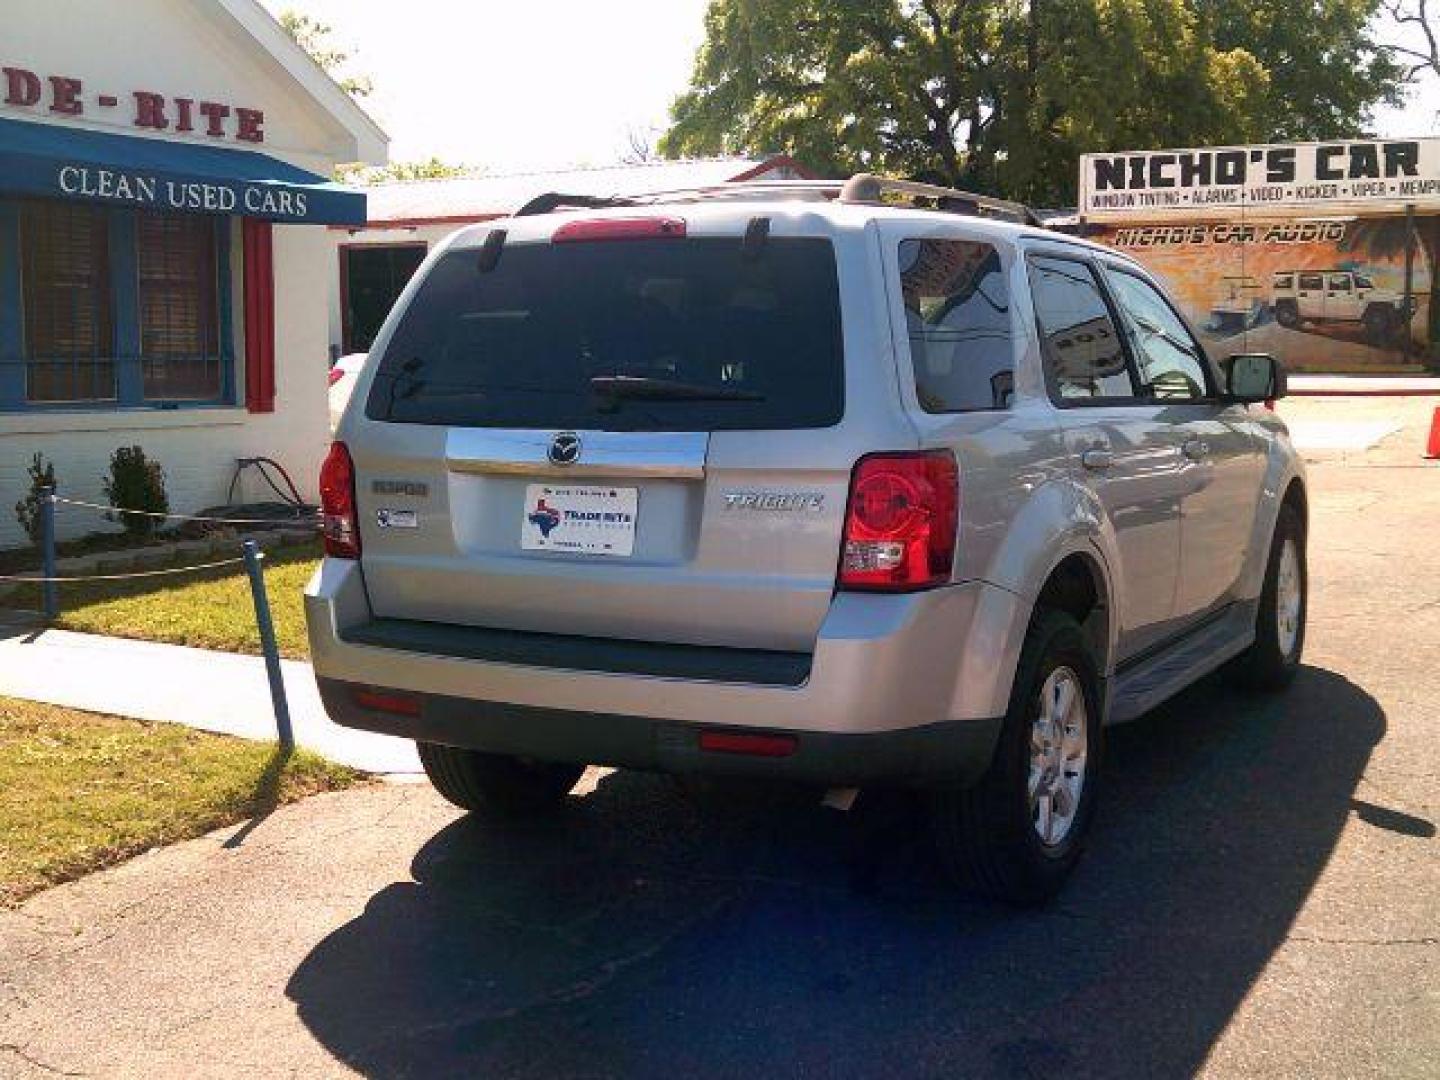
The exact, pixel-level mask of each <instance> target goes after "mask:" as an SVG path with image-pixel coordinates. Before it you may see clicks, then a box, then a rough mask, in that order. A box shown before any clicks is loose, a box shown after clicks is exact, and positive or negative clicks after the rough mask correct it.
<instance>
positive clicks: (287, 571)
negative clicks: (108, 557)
mask: <svg viewBox="0 0 1440 1080" xmlns="http://www.w3.org/2000/svg"><path fill="white" fill-rule="evenodd" d="M237 553H238V552H237ZM223 557H224V556H222V555H211V556H207V557H205V558H199V559H196V558H190V559H189V560H188V561H189V562H192V563H194V562H215V561H217V560H219V559H220V558H223ZM319 559H320V548H319V545H318V544H306V545H304V546H299V547H290V548H283V549H281V550H280V551H277V552H275V553H274V554H270V555H267V556H266V557H265V561H264V563H263V566H264V569H265V586H266V591H267V593H268V594H269V597H270V610H271V617H272V618H273V619H274V622H275V639H276V641H277V642H278V643H279V646H280V652H281V653H282V654H283V655H285V656H288V657H291V658H293V659H299V660H304V659H308V658H309V656H310V646H309V643H308V642H307V641H306V639H305V614H304V609H303V606H302V603H301V594H302V592H303V591H304V588H305V583H306V582H307V581H308V580H309V579H310V575H311V574H312V573H313V572H314V570H315V567H316V564H317V563H318V561H319ZM25 591H26V592H31V591H32V590H30V588H29V586H27V587H26V590H25ZM59 598H60V620H59V622H58V623H57V624H56V625H58V626H60V627H61V628H62V629H65V630H81V631H84V632H85V633H90V634H111V635H114V636H115V637H129V638H144V639H146V640H147V641H167V642H171V643H173V644H177V645H193V646H195V647H197V648H201V649H224V650H227V651H230V652H242V653H258V652H259V651H260V633H259V631H258V630H256V628H255V607H254V604H253V603H252V602H251V599H250V579H249V578H248V577H246V575H245V568H244V566H239V565H237V566H230V567H224V568H221V569H217V570H209V571H204V572H202V573H199V574H185V575H182V576H179V577H161V578H141V579H139V580H138V581H124V582H95V583H89V582H83V583H77V584H74V585H61V586H60V592H59ZM17 600H18V601H23V602H27V603H28V604H29V605H30V606H38V597H36V596H26V595H25V593H21V594H19V595H18V596H17Z"/></svg>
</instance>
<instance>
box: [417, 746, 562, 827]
mask: <svg viewBox="0 0 1440 1080" xmlns="http://www.w3.org/2000/svg"><path fill="white" fill-rule="evenodd" d="M415 748H416V749H417V750H419V751H420V764H421V765H423V766H424V767H425V775H426V776H428V777H429V778H430V783H431V784H433V785H434V787H435V790H436V791H438V792H439V793H440V794H441V795H443V796H444V797H445V798H446V799H447V800H448V801H450V802H452V803H454V804H455V805H456V806H458V807H460V809H462V810H469V811H470V812H471V813H475V814H483V815H485V816H487V817H491V818H505V819H520V818H528V817H538V816H541V815H543V814H545V813H548V812H550V811H553V810H555V809H557V808H558V807H559V806H560V805H561V804H562V803H563V802H564V800H565V796H566V795H568V794H569V792H570V789H571V788H573V787H574V786H575V782H576V781H577V780H579V779H580V774H581V773H583V772H584V771H585V766H583V765H560V764H554V763H551V762H544V761H534V762H532V761H522V760H520V759H519V758H513V757H506V756H505V755H503V754H483V753H481V752H480V751H478V750H462V749H461V748H459V747H456V746H442V745H440V744H439V743H426V742H417V743H416V744H415Z"/></svg>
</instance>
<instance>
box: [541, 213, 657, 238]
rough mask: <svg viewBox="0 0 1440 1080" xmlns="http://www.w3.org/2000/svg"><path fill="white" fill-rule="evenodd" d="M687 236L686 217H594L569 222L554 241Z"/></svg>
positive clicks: (556, 233) (556, 232) (560, 229)
mask: <svg viewBox="0 0 1440 1080" xmlns="http://www.w3.org/2000/svg"><path fill="white" fill-rule="evenodd" d="M684 238H685V219H684V218H677V217H644V218H594V219H591V220H586V221H567V222H566V223H565V224H564V225H561V226H560V227H559V228H558V229H556V230H555V235H554V236H552V237H551V238H550V241H551V243H555V244H566V243H577V242H580V241H585V240H654V239H676V240H683V239H684Z"/></svg>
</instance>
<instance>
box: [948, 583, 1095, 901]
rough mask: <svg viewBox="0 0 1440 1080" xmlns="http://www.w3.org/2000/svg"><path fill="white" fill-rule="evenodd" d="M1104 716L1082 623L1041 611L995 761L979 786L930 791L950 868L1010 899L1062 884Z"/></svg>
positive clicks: (1082, 819) (1047, 892) (1089, 807)
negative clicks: (1080, 624) (1081, 626)
mask: <svg viewBox="0 0 1440 1080" xmlns="http://www.w3.org/2000/svg"><path fill="white" fill-rule="evenodd" d="M1100 724H1101V712H1100V676H1099V668H1098V666H1097V664H1096V663H1095V660H1094V657H1093V656H1092V655H1091V653H1090V650H1089V647H1088V646H1087V645H1086V643H1085V637H1084V635H1083V634H1082V633H1081V630H1080V626H1079V624H1078V623H1077V622H1076V621H1075V620H1074V619H1073V618H1071V617H1070V616H1069V615H1066V614H1064V613H1062V612H1057V611H1047V610H1042V611H1040V612H1038V613H1037V614H1036V616H1035V619H1034V621H1033V622H1032V623H1031V626H1030V630H1029V633H1028V634H1027V635H1026V638H1025V646H1024V648H1023V649H1022V651H1021V655H1020V663H1019V666H1018V668H1017V670H1016V674H1015V688H1014V690H1013V691H1012V693H1011V698H1010V707H1009V711H1008V712H1007V714H1006V717H1005V723H1004V725H1003V726H1002V728H1001V731H1000V739H999V742H998V744H997V745H996V748H995V755H994V758H993V759H992V760H991V762H990V768H989V769H988V770H987V771H986V773H985V775H984V776H983V777H982V778H981V779H980V781H979V783H977V784H976V785H975V786H973V787H970V788H958V787H946V788H939V789H937V790H935V791H934V792H933V793H932V796H931V815H932V822H933V825H934V832H935V839H936V843H937V846H938V850H939V855H940V859H941V861H942V862H943V863H944V864H945V866H946V869H947V870H948V871H949V872H950V873H951V874H952V876H954V877H955V878H956V879H957V880H958V881H959V882H960V883H961V884H963V885H966V886H969V887H971V888H974V889H976V890H977V891H979V892H982V893H984V894H986V895H988V896H992V897H994V898H996V899H999V900H1004V901H1007V902H1009V903H1012V904H1020V905H1028V904H1036V903H1040V902H1041V901H1044V900H1047V899H1049V898H1050V897H1051V896H1053V895H1055V893H1057V892H1059V890H1060V887H1061V886H1062V885H1063V884H1064V882H1065V879H1066V877H1067V876H1068V875H1069V873H1070V871H1071V869H1073V868H1074V866H1075V863H1076V862H1077V861H1078V860H1079V858H1080V852H1081V848H1082V845H1083V841H1084V837H1085V833H1086V831H1087V830H1088V828H1089V825H1090V818H1091V816H1092V814H1093V811H1094V801H1095V788H1096V781H1097V780H1098V776H1099V766H1100V749H1101V731H1100Z"/></svg>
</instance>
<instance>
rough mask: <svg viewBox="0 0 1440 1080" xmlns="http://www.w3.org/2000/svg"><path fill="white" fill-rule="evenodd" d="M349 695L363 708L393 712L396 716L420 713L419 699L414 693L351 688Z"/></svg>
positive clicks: (417, 714)
mask: <svg viewBox="0 0 1440 1080" xmlns="http://www.w3.org/2000/svg"><path fill="white" fill-rule="evenodd" d="M351 697H352V698H353V699H354V701H355V704H356V705H359V706H360V707H361V708H363V709H374V710H375V711H376V712H387V713H395V714H396V715H397V716H419V715H420V699H419V698H418V697H416V696H415V695H414V694H402V693H399V692H398V691H395V690H352V691H351Z"/></svg>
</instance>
